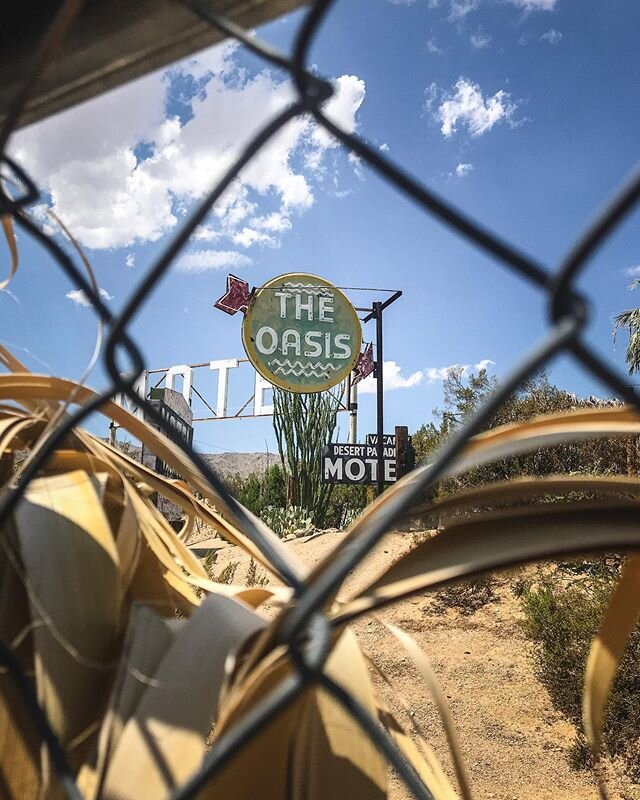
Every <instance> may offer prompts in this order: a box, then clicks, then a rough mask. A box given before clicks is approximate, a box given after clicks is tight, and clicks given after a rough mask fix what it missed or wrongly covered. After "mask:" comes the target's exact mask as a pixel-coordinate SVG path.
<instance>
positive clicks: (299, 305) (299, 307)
mask: <svg viewBox="0 0 640 800" xmlns="http://www.w3.org/2000/svg"><path fill="white" fill-rule="evenodd" d="M303 311H306V312H307V319H308V320H309V321H311V320H313V295H312V294H308V295H307V302H306V303H303V302H302V294H301V293H300V294H297V295H296V319H302V312H303Z"/></svg>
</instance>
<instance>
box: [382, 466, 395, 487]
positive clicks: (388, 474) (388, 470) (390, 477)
mask: <svg viewBox="0 0 640 800" xmlns="http://www.w3.org/2000/svg"><path fill="white" fill-rule="evenodd" d="M384 479H385V481H387V483H389V482H391V481H395V479H396V462H395V461H385V462H384Z"/></svg>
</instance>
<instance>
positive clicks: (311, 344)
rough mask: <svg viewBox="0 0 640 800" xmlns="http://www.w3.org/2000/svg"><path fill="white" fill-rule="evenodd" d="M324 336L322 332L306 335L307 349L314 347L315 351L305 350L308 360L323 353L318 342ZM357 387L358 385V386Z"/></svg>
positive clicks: (310, 332) (312, 332)
mask: <svg viewBox="0 0 640 800" xmlns="http://www.w3.org/2000/svg"><path fill="white" fill-rule="evenodd" d="M321 336H322V334H321V333H320V331H307V333H305V335H304V343H305V344H306V346H307V347H313V350H305V351H304V354H305V356H306V357H307V358H317V357H318V356H319V355H320V354H321V353H322V345H321V344H320V343H319V342H316V341H315V340H316V339H319V338H320V337H321ZM356 385H357V384H356Z"/></svg>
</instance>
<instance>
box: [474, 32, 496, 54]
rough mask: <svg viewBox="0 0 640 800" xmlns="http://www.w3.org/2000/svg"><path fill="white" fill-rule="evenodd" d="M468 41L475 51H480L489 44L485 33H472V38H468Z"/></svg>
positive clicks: (489, 38)
mask: <svg viewBox="0 0 640 800" xmlns="http://www.w3.org/2000/svg"><path fill="white" fill-rule="evenodd" d="M469 41H470V42H471V44H472V45H473V46H474V47H475V48H476V50H482V49H483V48H484V47H489V45H490V44H491V37H490V36H488V35H487V34H486V33H482V32H481V31H478V33H474V34H473V36H471V37H470V38H469Z"/></svg>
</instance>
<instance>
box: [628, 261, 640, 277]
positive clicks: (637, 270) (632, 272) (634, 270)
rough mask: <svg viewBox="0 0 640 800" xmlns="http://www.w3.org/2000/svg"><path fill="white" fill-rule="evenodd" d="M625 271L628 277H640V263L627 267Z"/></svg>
mask: <svg viewBox="0 0 640 800" xmlns="http://www.w3.org/2000/svg"><path fill="white" fill-rule="evenodd" d="M626 273H627V275H628V276H629V277H630V278H640V264H638V266H637V267H629V268H628V269H627V270H626Z"/></svg>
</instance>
